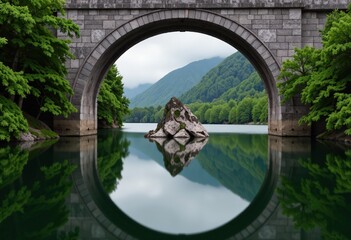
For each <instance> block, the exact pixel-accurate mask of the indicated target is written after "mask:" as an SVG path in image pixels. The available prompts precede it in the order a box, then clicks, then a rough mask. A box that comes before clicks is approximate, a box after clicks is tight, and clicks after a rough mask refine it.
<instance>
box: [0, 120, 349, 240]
mask: <svg viewBox="0 0 351 240" xmlns="http://www.w3.org/2000/svg"><path fill="white" fill-rule="evenodd" d="M136 127H137V128H131V125H127V124H126V126H125V129H123V131H119V130H107V131H99V134H98V135H97V136H86V137H81V138H77V137H73V138H61V139H60V140H59V141H46V142H37V143H25V144H3V145H0V239H5V240H7V239H11V240H13V239H60V240H62V239H84V240H90V239H94V240H96V239H101V240H102V239H150V240H155V239H167V240H169V239H170V240H172V239H177V240H184V239H192V240H195V239H216V240H217V239H231V238H232V239H301V240H302V239H351V228H350V222H351V206H350V204H349V203H350V202H351V181H350V179H351V178H350V176H351V154H350V152H351V151H350V147H349V146H346V145H343V144H340V143H337V142H318V141H313V140H311V139H309V138H282V137H275V136H268V135H267V132H266V131H267V129H265V128H266V127H265V126H236V127H233V129H232V126H229V125H223V126H210V127H209V129H210V128H211V127H214V128H215V131H212V130H209V131H210V137H209V139H208V141H207V142H192V143H189V144H187V145H186V146H180V145H177V143H175V142H162V141H160V142H149V141H148V140H147V139H144V138H143V137H142V134H143V133H145V132H147V131H148V130H150V129H154V127H155V125H153V126H150V125H141V126H136ZM206 127H207V126H206ZM133 129H134V130H133ZM258 129H259V130H258ZM144 130H145V131H144ZM251 131H254V132H255V131H256V133H252V132H251ZM249 132H251V133H249ZM190 146H191V147H190ZM177 147H178V148H177ZM177 149H179V150H181V151H174V150H177ZM191 158H192V159H191ZM183 161H184V162H183ZM184 163H185V164H184ZM136 209H137V210H136ZM225 209H226V210H227V211H225ZM188 219H190V220H188ZM183 221H184V223H183Z"/></svg>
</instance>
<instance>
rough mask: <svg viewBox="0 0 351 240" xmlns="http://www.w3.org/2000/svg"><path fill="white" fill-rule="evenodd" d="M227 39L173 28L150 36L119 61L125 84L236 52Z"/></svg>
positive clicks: (146, 80) (153, 79)
mask: <svg viewBox="0 0 351 240" xmlns="http://www.w3.org/2000/svg"><path fill="white" fill-rule="evenodd" d="M235 51H236V50H235V48H233V47H232V46H230V45H228V44H227V43H225V42H223V41H221V40H219V39H217V38H214V37H211V36H208V35H205V34H201V33H195V32H172V33H165V34H160V35H157V36H154V37H151V38H148V39H146V40H144V41H142V42H140V43H138V44H136V45H134V46H133V47H132V48H130V49H129V50H128V51H126V52H125V53H124V54H123V55H122V56H121V57H120V58H119V59H118V60H117V62H116V64H117V68H118V70H119V72H120V74H121V75H122V76H123V83H124V87H126V88H134V87H136V86H138V85H139V84H142V83H155V82H157V81H158V80H160V79H161V78H162V77H163V76H165V75H166V74H167V73H169V72H171V71H173V70H175V69H177V68H181V67H184V66H185V65H187V64H189V63H191V62H193V61H197V60H201V59H206V58H211V57H217V56H220V57H227V56H229V55H231V54H233V53H234V52H235Z"/></svg>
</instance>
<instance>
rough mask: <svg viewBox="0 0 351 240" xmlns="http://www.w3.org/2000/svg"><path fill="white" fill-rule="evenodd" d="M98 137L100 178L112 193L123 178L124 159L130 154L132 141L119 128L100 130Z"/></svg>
mask: <svg viewBox="0 0 351 240" xmlns="http://www.w3.org/2000/svg"><path fill="white" fill-rule="evenodd" d="M111 131H112V132H111ZM98 137H99V141H98V159H97V166H98V171H99V178H100V182H101V184H102V186H103V188H104V189H105V191H106V192H107V193H111V192H113V191H114V190H115V189H116V188H117V184H118V181H119V180H121V179H122V170H123V159H124V158H126V157H127V156H128V154H129V152H128V147H129V145H130V142H129V141H128V140H127V139H126V138H125V137H123V133H122V132H120V131H117V130H109V132H108V133H107V132H104V131H100V132H99V136H98Z"/></svg>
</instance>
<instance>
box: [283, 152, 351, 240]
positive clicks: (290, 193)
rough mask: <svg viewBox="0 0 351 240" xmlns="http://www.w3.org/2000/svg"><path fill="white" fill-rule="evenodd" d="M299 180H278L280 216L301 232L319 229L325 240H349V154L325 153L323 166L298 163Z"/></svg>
mask: <svg viewBox="0 0 351 240" xmlns="http://www.w3.org/2000/svg"><path fill="white" fill-rule="evenodd" d="M299 164H300V165H301V166H302V168H303V170H305V171H306V172H305V174H304V176H303V177H302V178H301V179H287V178H283V179H282V186H281V187H280V188H279V189H278V197H279V198H280V201H281V205H282V208H283V213H284V214H286V215H288V216H291V217H293V219H294V222H295V224H296V226H297V227H301V228H303V229H305V230H308V229H311V228H314V227H320V228H321V232H322V234H323V237H324V238H325V239H350V238H351V228H350V223H351V206H350V201H351V151H346V152H345V154H343V155H336V154H330V153H329V154H327V155H326V158H325V161H324V163H323V164H318V163H315V162H313V161H312V160H310V159H309V160H304V161H302V160H300V161H299Z"/></svg>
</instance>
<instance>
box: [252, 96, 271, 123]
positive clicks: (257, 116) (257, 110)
mask: <svg viewBox="0 0 351 240" xmlns="http://www.w3.org/2000/svg"><path fill="white" fill-rule="evenodd" d="M252 120H253V121H254V122H256V123H266V122H267V121H268V98H267V96H263V97H261V98H259V99H257V100H256V102H255V104H254V106H253V108H252Z"/></svg>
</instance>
